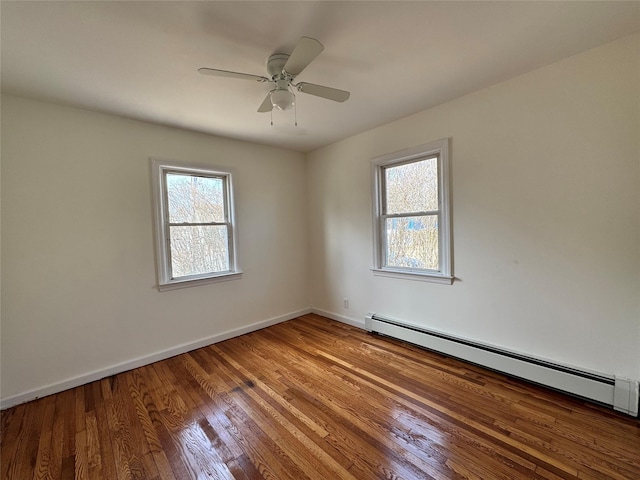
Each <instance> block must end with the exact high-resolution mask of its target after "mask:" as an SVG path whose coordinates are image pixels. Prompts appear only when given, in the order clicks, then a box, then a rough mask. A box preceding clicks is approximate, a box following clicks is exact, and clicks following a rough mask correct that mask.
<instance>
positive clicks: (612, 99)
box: [308, 35, 640, 379]
mask: <svg viewBox="0 0 640 480" xmlns="http://www.w3.org/2000/svg"><path fill="white" fill-rule="evenodd" d="M447 137H451V138H452V187H453V188H452V192H453V246H454V248H453V261H454V273H455V276H456V277H457V279H458V280H457V281H456V282H455V283H454V285H452V286H447V285H437V284H431V283H424V282H418V281H411V280H401V279H396V278H385V277H374V276H373V274H372V272H371V271H370V270H369V269H370V268H371V266H372V258H373V254H372V239H371V236H372V226H371V224H372V220H371V185H370V183H371V182H370V178H371V177H370V164H369V160H370V158H372V157H374V156H377V155H381V154H385V153H389V152H393V151H397V150H401V149H404V148H408V147H412V146H415V145H420V144H423V143H426V142H429V141H432V140H437V139H440V138H447ZM308 169H309V173H308V182H309V183H308V188H309V217H310V219H311V225H310V248H311V252H310V262H311V263H310V271H311V273H312V275H311V277H310V279H311V288H312V304H313V307H314V308H316V309H319V310H322V311H324V312H328V313H330V314H331V315H333V316H334V317H336V318H339V317H342V318H343V319H345V320H347V321H349V320H350V321H353V322H362V321H363V317H364V315H365V314H366V313H367V312H375V313H378V314H381V315H386V316H388V317H391V318H397V319H401V320H407V321H411V322H415V323H420V324H423V325H425V326H428V327H433V328H436V329H439V330H442V331H446V332H450V333H453V334H457V335H461V336H465V337H468V338H472V339H476V340H478V341H483V342H488V343H492V344H495V345H499V346H502V347H505V348H509V349H514V350H517V351H521V352H524V353H528V354H531V355H536V356H539V357H544V358H549V359H552V360H555V361H558V362H562V363H567V364H572V365H576V366H579V367H582V368H587V369H592V370H596V371H601V372H607V373H614V374H616V375H622V376H628V377H632V378H635V379H640V35H635V36H631V37H628V38H625V39H622V40H620V41H617V42H614V43H612V44H608V45H605V46H602V47H600V48H597V49H594V50H591V51H588V52H585V53H583V54H580V55H577V56H575V57H572V58H569V59H567V60H564V61H561V62H559V63H556V64H553V65H550V66H548V67H545V68H542V69H539V70H536V71H533V72H530V73H528V74H526V75H522V76H520V77H518V78H515V79H512V80H510V81H507V82H504V83H501V84H498V85H496V86H493V87H491V88H487V89H484V90H481V91H478V92H475V93H473V94H471V95H468V96H465V97H463V98H460V99H458V100H456V101H453V102H449V103H446V104H443V105H441V106H439V107H436V108H433V109H430V110H427V111H424V112H421V113H419V114H416V115H413V116H410V117H407V118H404V119H401V120H399V121H396V122H393V123H391V124H388V125H384V126H382V127H380V128H376V129H374V130H371V131H368V132H365V133H362V134H360V135H357V136H354V137H351V138H349V139H346V140H344V141H341V142H339V143H336V144H334V145H331V146H328V147H325V148H323V149H320V150H317V151H315V152H312V153H311V154H310V155H308ZM343 298H348V299H349V300H350V309H349V310H345V309H344V308H343Z"/></svg>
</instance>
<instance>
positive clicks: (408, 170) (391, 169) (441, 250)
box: [372, 140, 451, 282]
mask: <svg viewBox="0 0 640 480" xmlns="http://www.w3.org/2000/svg"><path fill="white" fill-rule="evenodd" d="M447 146H448V144H447V140H441V141H438V142H434V143H432V144H428V145H422V146H420V147H416V148H413V149H410V150H405V151H402V152H398V153H395V154H390V155H384V156H382V157H378V158H375V159H373V160H372V163H373V169H374V192H375V203H374V222H375V224H376V235H375V237H374V246H375V267H374V271H379V272H386V273H392V272H396V273H401V274H413V275H420V276H422V277H434V278H437V279H439V280H444V281H445V282H446V281H450V280H451V277H450V271H451V270H450V265H451V262H450V248H449V241H450V240H449V238H450V233H449V200H448V181H449V180H448V157H447V155H448V148H447Z"/></svg>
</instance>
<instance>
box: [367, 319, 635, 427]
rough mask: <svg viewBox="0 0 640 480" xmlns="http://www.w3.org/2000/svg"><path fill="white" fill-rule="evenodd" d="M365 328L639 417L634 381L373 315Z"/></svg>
mask: <svg viewBox="0 0 640 480" xmlns="http://www.w3.org/2000/svg"><path fill="white" fill-rule="evenodd" d="M365 328H366V330H368V331H369V332H374V333H379V334H382V335H387V336H389V337H393V338H397V339H399V340H404V341H406V342H409V343H413V344H415V345H418V346H421V347H424V348H427V349H429V350H434V351H436V352H440V353H443V354H445V355H449V356H451V357H456V358H459V359H461V360H465V361H468V362H471V363H474V364H477V365H480V366H482V367H485V368H489V369H491V370H496V371H499V372H502V373H506V374H508V375H511V376H514V377H518V378H521V379H523V380H528V381H530V382H533V383H537V384H540V385H544V386H547V387H550V388H553V389H556V390H560V391H563V392H566V393H569V394H572V395H577V396H579V397H582V398H585V399H589V400H593V401H595V402H598V403H602V404H605V405H609V406H611V407H613V408H614V409H615V410H617V411H619V412H622V413H626V414H627V415H631V416H638V396H639V394H638V382H637V381H635V380H631V379H628V378H624V377H617V376H614V375H607V374H603V373H598V372H591V371H588V370H582V369H579V368H575V367H570V366H566V365H561V364H557V363H554V362H550V361H548V360H543V359H539V358H535V357H531V356H528V355H523V354H520V353H517V352H512V351H509V350H506V349H502V348H499V347H495V346H493V345H488V344H483V343H480V342H475V341H472V340H468V339H464V338H459V337H455V336H452V335H449V334H446V333H443V332H438V331H435V330H429V329H426V328H424V327H422V326H419V325H415V324H411V323H407V322H401V321H398V320H394V319H391V318H387V317H383V316H381V315H377V314H374V313H371V314H368V315H366V316H365Z"/></svg>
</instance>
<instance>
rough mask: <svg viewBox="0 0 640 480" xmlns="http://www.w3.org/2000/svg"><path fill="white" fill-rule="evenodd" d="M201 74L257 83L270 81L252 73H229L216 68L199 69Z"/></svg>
mask: <svg viewBox="0 0 640 480" xmlns="http://www.w3.org/2000/svg"><path fill="white" fill-rule="evenodd" d="M198 72H199V73H202V74H203V75H213V76H214V77H227V78H239V79H241V80H254V81H257V82H268V81H269V79H268V78H267V77H261V76H260V75H251V74H250V73H238V72H229V71H227V70H218V69H216V68H205V67H202V68H199V69H198Z"/></svg>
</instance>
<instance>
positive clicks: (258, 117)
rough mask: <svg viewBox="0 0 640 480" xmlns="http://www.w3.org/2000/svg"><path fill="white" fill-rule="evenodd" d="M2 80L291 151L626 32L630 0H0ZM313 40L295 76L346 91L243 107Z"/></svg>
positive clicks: (37, 94)
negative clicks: (280, 107) (229, 74)
mask: <svg viewBox="0 0 640 480" xmlns="http://www.w3.org/2000/svg"><path fill="white" fill-rule="evenodd" d="M0 16H1V19H2V24H1V43H2V52H1V53H2V57H1V58H2V70H1V75H2V91H3V92H4V93H9V94H14V95H19V96H25V97H32V98H36V99H42V100H46V101H51V102H56V103H61V104H68V105H73V106H78V107H82V108H88V109H93V110H98V111H103V112H108V113H113V114H118V115H123V116H125V117H130V118H136V119H140V120H147V121H152V122H157V123H161V124H165V125H170V126H175V127H181V128H186V129H191V130H196V131H202V132H207V133H212V134H216V135H223V136H227V137H232V138H238V139H243V140H250V141H255V142H259V143H263V144H268V145H275V146H280V147H285V148H290V149H295V150H300V151H308V150H312V149H314V148H317V147H320V146H323V145H327V144H329V143H332V142H335V141H337V140H340V139H342V138H345V137H348V136H351V135H353V134H355V133H358V132H362V131H365V130H368V129H370V128H372V127H375V126H378V125H382V124H384V123H387V122H389V121H392V120H394V119H397V118H400V117H403V116H406V115H410V114H412V113H415V112H418V111H420V110H424V109H426V108H429V107H432V106H435V105H437V104H440V103H442V102H445V101H447V100H451V99H453V98H456V97H459V96H462V95H465V94H467V93H470V92H472V91H474V90H478V89H480V88H483V87H486V86H489V85H492V84H494V83H497V82H500V81H502V80H505V79H508V78H511V77H514V76H516V75H519V74H522V73H524V72H527V71H530V70H533V69H535V68H538V67H540V66H543V65H546V64H549V63H552V62H555V61H558V60H560V59H562V58H565V57H568V56H570V55H574V54H576V53H578V52H581V51H584V50H587V49H590V48H593V47H595V46H597V45H600V44H603V43H606V42H609V41H612V40H615V39H617V38H620V37H623V36H626V35H629V34H631V33H634V32H636V31H639V30H640V2H638V1H635V2H613V1H605V2H415V1H414V2H396V1H387V2H306V1H291V2H241V1H233V2H202V1H201V2H182V1H177V2H165V1H162V2H160V1H157V2H156V1H143V2H132V1H125V2H109V1H108V2H93V1H85V2H53V1H44V2H25V1H18V2H9V1H4V0H3V1H2V3H1V4H0ZM303 35H304V36H309V37H313V38H316V39H318V40H320V41H321V42H322V43H323V44H324V46H325V50H324V52H323V53H322V54H320V56H319V57H317V58H316V60H314V61H313V63H312V64H311V65H310V66H309V67H307V69H306V70H305V71H304V72H303V73H302V74H300V76H299V77H298V78H297V79H296V80H297V81H305V82H312V83H319V84H322V85H327V86H331V87H335V88H339V89H343V90H349V91H351V98H350V99H349V100H348V101H347V102H345V103H342V104H340V103H335V102H331V101H329V100H324V99H320V98H317V97H313V96H310V95H304V94H302V93H299V94H298V95H297V102H296V103H297V115H298V124H299V126H298V127H294V126H293V113H291V112H275V113H274V126H271V125H270V118H269V114H268V113H257V112H256V109H257V108H258V106H259V105H260V103H261V102H262V100H263V98H264V97H265V95H266V93H267V92H268V90H269V85H268V84H260V83H257V82H256V83H254V82H251V81H244V80H236V79H228V78H219V77H210V76H205V75H200V74H198V73H197V69H198V68H199V67H211V68H218V69H224V70H232V71H237V72H245V73H252V74H256V75H265V74H266V69H265V62H266V59H267V57H268V56H269V55H270V54H272V53H290V51H291V50H292V49H293V47H294V45H295V44H296V42H297V40H298V39H299V38H300V37H301V36H303Z"/></svg>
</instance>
